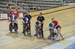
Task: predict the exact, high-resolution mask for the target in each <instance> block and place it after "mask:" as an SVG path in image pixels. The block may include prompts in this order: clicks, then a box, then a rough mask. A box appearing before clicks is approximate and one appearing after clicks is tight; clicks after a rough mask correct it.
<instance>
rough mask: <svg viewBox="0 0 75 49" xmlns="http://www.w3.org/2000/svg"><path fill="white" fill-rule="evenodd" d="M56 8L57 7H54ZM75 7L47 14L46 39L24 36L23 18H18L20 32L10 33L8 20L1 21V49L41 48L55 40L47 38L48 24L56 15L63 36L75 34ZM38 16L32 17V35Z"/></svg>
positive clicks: (45, 22)
mask: <svg viewBox="0 0 75 49" xmlns="http://www.w3.org/2000/svg"><path fill="white" fill-rule="evenodd" d="M52 10H56V9H52ZM74 13H75V8H69V9H65V8H64V10H60V11H56V12H52V13H48V14H45V15H44V17H45V21H44V36H45V38H46V39H45V40H43V39H37V38H35V37H24V36H23V34H22V33H21V32H22V20H21V19H19V20H18V24H19V33H18V35H16V34H9V31H8V25H9V23H8V21H7V20H6V21H0V49H40V48H41V47H44V46H47V45H50V44H52V43H54V42H55V41H51V40H47V37H48V35H49V31H48V24H49V22H50V19H51V18H52V17H54V18H55V19H57V20H58V21H59V24H61V26H62V34H63V36H64V37H65V38H66V37H70V36H73V35H75V14H74ZM36 18H37V16H36V17H32V20H31V32H32V35H34V34H35V22H36Z"/></svg>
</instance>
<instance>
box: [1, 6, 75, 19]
mask: <svg viewBox="0 0 75 49" xmlns="http://www.w3.org/2000/svg"><path fill="white" fill-rule="evenodd" d="M72 8H75V6H62V7H59V8H53V9H48V10H43V11H37V12H31V13H30V15H31V16H32V17H35V16H38V15H39V13H40V12H42V14H43V15H45V14H50V13H54V12H59V11H62V10H67V9H72ZM22 17H23V14H22V13H19V18H22ZM7 18H8V17H7V14H1V15H0V20H6V19H7Z"/></svg>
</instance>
